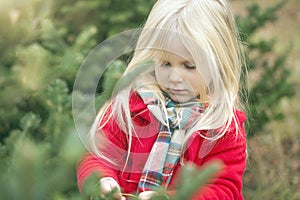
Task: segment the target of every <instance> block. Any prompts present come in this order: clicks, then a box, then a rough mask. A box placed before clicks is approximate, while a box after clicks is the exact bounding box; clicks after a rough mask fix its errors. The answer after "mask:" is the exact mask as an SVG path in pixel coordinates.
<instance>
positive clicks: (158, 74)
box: [155, 68, 168, 85]
mask: <svg viewBox="0 0 300 200" xmlns="http://www.w3.org/2000/svg"><path fill="white" fill-rule="evenodd" d="M167 77H168V75H167V73H166V72H165V71H164V70H159V69H157V68H155V79H156V81H157V83H158V84H160V85H163V84H164V83H165V82H166V80H167Z"/></svg>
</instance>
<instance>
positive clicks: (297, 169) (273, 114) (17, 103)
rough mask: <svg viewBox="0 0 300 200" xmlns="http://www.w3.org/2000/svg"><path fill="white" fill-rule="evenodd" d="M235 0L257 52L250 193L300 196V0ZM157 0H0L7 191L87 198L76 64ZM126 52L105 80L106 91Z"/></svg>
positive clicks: (0, 130)
mask: <svg viewBox="0 0 300 200" xmlns="http://www.w3.org/2000/svg"><path fill="white" fill-rule="evenodd" d="M230 2H231V3H232V6H233V9H234V12H235V14H236V18H237V22H238V25H239V28H240V31H241V32H242V40H243V42H244V44H245V49H246V51H247V53H248V55H249V57H248V59H247V64H248V65H247V66H248V73H249V74H248V75H249V78H248V79H247V81H246V79H243V80H242V82H243V83H244V84H245V85H246V82H248V83H249V92H248V93H243V96H244V97H245V99H247V101H246V100H244V101H246V105H247V106H245V107H246V111H247V112H248V116H249V118H248V124H247V131H248V133H249V136H248V157H249V159H248V166H247V170H246V174H245V177H244V195H245V199H264V200H267V199H300V178H299V177H300V159H299V154H300V142H299V141H300V125H299V122H300V106H299V103H298V99H299V95H300V94H299V91H300V80H299V78H298V76H299V73H300V72H299V67H298V65H299V64H300V58H299V56H298V55H299V53H300V42H299V39H298V37H299V35H300V23H299V22H300V14H299V12H298V11H299V9H300V4H299V3H298V1H297V0H289V1H275V2H274V1H273V0H264V1H262V0H261V1H258V0H256V1H254V0H251V1H246V0H232V1H230ZM153 3H154V0H122V1H120V0H111V1H109V0H101V1H99V0H89V1H83V0H72V1H71V0H49V1H43V0H27V1H24V0H0V25H1V26H0V97H1V98H0V158H1V159H0V171H1V174H0V199H81V197H80V195H79V192H78V190H77V186H76V184H77V183H76V177H75V165H76V160H77V159H78V157H79V155H80V154H81V153H82V152H83V151H84V147H83V145H82V143H81V141H80V140H79V138H78V134H77V130H76V128H75V126H74V121H73V118H72V105H71V101H72V99H71V97H72V91H73V84H74V80H75V76H76V73H77V71H78V69H79V67H80V65H81V63H82V62H83V61H84V59H85V58H86V57H87V55H88V53H89V52H91V50H93V49H94V48H95V47H96V46H97V45H98V44H99V43H100V42H102V41H103V40H105V39H107V38H109V37H111V36H114V35H115V34H117V33H120V32H122V31H124V30H129V29H133V28H138V27H141V26H142V24H143V22H144V21H145V19H146V17H147V15H148V13H149V11H150V9H151V6H152V5H153ZM124 61H126V59H124V58H123V59H122V58H120V60H119V61H118V63H121V64H122V66H123V67H119V68H116V69H117V70H111V71H109V72H108V73H107V75H106V79H105V80H101V81H100V82H99V90H98V92H99V94H98V96H99V97H101V94H102V92H103V91H104V90H105V89H107V88H110V87H111V86H112V85H113V84H114V83H115V81H116V80H117V79H118V78H119V77H120V75H121V73H122V70H124V65H125V62H124ZM83 98H84V94H83Z"/></svg>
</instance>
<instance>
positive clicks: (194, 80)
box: [186, 74, 203, 95]
mask: <svg viewBox="0 0 300 200" xmlns="http://www.w3.org/2000/svg"><path fill="white" fill-rule="evenodd" d="M186 78H187V79H186V80H188V82H189V85H190V86H191V87H192V89H193V90H194V93H195V94H197V95H199V93H200V92H201V88H202V87H203V81H202V78H201V76H200V75H198V74H193V75H190V76H189V77H186Z"/></svg>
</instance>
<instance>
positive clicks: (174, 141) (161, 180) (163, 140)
mask: <svg viewBox="0 0 300 200" xmlns="http://www.w3.org/2000/svg"><path fill="white" fill-rule="evenodd" d="M139 94H140V96H141V97H142V99H143V101H144V103H145V104H146V105H147V107H148V109H149V110H150V112H151V113H152V114H153V115H154V116H155V117H156V118H157V120H158V121H159V122H160V129H159V133H158V136H157V139H156V141H155V143H154V145H153V147H152V149H151V152H150V154H149V156H148V159H147V161H146V164H145V166H144V169H143V172H142V176H141V178H140V180H139V184H138V192H143V191H147V190H153V189H155V188H156V187H158V186H163V187H165V188H167V187H168V184H169V182H170V180H171V178H172V174H173V170H174V168H175V166H176V165H177V163H178V160H179V158H180V156H181V155H182V149H183V141H184V137H185V131H186V129H187V128H190V127H191V126H192V125H193V124H194V123H195V121H196V120H197V119H198V118H199V117H201V115H202V113H203V112H204V110H205V105H204V104H202V103H200V102H197V101H195V102H187V103H181V104H178V103H175V102H173V101H172V100H171V99H170V98H169V97H168V96H166V95H165V94H164V95H165V105H159V101H158V98H157V96H155V94H154V93H153V92H149V91H143V92H139ZM164 111H165V112H164ZM165 115H167V116H165Z"/></svg>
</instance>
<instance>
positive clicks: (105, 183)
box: [100, 177, 126, 200]
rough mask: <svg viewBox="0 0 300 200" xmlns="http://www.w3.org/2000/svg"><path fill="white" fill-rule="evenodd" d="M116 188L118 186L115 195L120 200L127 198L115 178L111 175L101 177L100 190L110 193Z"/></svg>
mask: <svg viewBox="0 0 300 200" xmlns="http://www.w3.org/2000/svg"><path fill="white" fill-rule="evenodd" d="M115 188H117V192H116V193H115V197H116V198H117V199H120V200H126V198H125V197H122V195H121V189H120V186H119V184H118V183H117V181H116V180H115V179H113V178H111V177H104V178H101V179H100V191H101V193H102V194H104V195H105V194H109V193H110V192H111V191H113V189H115Z"/></svg>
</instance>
